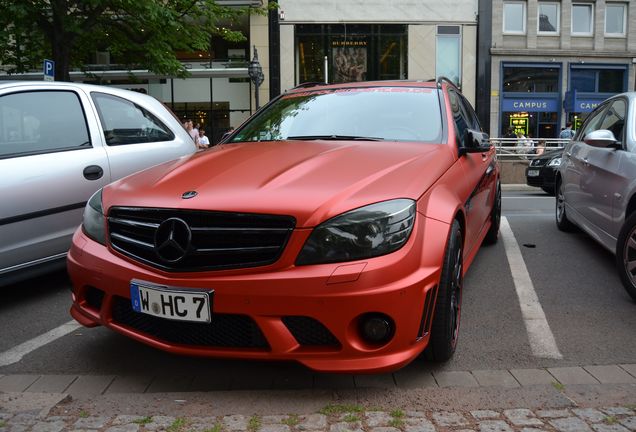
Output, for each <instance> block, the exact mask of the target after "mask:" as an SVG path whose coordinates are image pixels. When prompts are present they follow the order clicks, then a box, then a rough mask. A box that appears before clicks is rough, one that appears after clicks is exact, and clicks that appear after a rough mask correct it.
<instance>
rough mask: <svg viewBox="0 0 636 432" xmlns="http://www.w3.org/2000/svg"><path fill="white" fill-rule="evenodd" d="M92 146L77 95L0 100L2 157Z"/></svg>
mask: <svg viewBox="0 0 636 432" xmlns="http://www.w3.org/2000/svg"><path fill="white" fill-rule="evenodd" d="M90 147H91V143H90V139H89V134H88V127H87V125H86V118H85V116H84V110H83V109H82V104H81V102H80V100H79V98H78V96H77V94H76V93H75V92H72V91H32V92H20V93H12V94H8V95H4V96H1V97H0V158H7V157H16V156H28V155H32V154H40V153H51V152H56V151H65V150H76V149H81V148H90Z"/></svg>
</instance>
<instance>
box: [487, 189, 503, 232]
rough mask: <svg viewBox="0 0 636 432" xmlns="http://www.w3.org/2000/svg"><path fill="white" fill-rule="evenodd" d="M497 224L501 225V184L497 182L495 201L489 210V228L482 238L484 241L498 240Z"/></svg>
mask: <svg viewBox="0 0 636 432" xmlns="http://www.w3.org/2000/svg"><path fill="white" fill-rule="evenodd" d="M499 225H501V184H500V183H499V182H497V192H495V202H494V203H493V206H492V210H491V212H490V228H489V229H488V232H487V233H486V237H485V238H484V243H486V244H495V243H497V240H499Z"/></svg>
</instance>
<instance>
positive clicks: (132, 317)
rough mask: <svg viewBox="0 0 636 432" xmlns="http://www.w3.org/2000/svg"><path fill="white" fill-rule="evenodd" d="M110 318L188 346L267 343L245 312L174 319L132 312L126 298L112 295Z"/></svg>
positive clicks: (257, 345)
mask: <svg viewBox="0 0 636 432" xmlns="http://www.w3.org/2000/svg"><path fill="white" fill-rule="evenodd" d="M113 320H114V321H115V323H117V324H121V325H124V326H127V327H130V328H132V329H135V330H138V331H140V332H142V333H145V334H146V335H149V336H152V337H154V338H156V339H159V340H160V341H163V342H169V343H175V344H180V345H188V346H206V347H219V348H254V349H260V350H269V344H268V343H267V340H266V339H265V336H263V333H262V332H261V329H260V328H259V327H258V325H256V323H255V322H254V320H252V319H251V318H250V317H248V316H246V315H230V314H213V315H212V322H210V323H193V322H184V321H173V320H168V319H164V318H158V317H155V316H152V315H147V314H143V313H139V312H135V311H134V310H133V309H132V306H131V304H130V300H129V299H125V298H122V297H115V298H114V299H113Z"/></svg>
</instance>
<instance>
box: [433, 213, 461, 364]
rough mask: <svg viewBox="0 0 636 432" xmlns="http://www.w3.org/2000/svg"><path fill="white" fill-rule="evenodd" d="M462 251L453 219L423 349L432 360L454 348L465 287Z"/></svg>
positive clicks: (443, 358)
mask: <svg viewBox="0 0 636 432" xmlns="http://www.w3.org/2000/svg"><path fill="white" fill-rule="evenodd" d="M462 255H463V246H462V229H461V226H460V225H459V222H458V221H457V220H455V221H454V222H453V225H452V227H451V231H450V235H449V238H448V243H447V245H446V251H445V252H444V261H443V267H442V275H441V278H440V282H439V289H438V290H437V301H436V302H435V311H434V315H433V325H432V327H431V337H430V340H429V343H428V347H427V348H426V352H425V355H426V357H427V358H428V359H429V360H432V361H435V362H445V361H447V360H449V359H450V358H451V357H452V356H453V353H454V352H455V348H457V339H458V336H459V322H460V318H461V303H462V290H463V287H464V280H463V274H462V273H463V257H462Z"/></svg>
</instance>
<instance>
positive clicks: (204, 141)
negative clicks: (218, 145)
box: [199, 128, 210, 149]
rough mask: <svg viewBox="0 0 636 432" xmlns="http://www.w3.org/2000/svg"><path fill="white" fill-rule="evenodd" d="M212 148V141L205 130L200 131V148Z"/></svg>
mask: <svg viewBox="0 0 636 432" xmlns="http://www.w3.org/2000/svg"><path fill="white" fill-rule="evenodd" d="M208 147H210V139H209V138H208V137H207V135H206V134H205V129H203V128H200V129H199V148H202V149H205V148H208Z"/></svg>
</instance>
